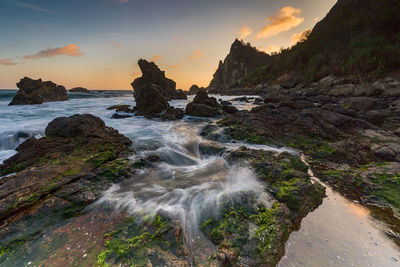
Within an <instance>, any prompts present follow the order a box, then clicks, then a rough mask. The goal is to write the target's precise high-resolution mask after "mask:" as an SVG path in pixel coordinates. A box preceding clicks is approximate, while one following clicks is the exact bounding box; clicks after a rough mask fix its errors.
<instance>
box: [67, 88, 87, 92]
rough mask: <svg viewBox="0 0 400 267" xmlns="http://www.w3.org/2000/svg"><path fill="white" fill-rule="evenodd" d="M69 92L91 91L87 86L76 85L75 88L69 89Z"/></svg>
mask: <svg viewBox="0 0 400 267" xmlns="http://www.w3.org/2000/svg"><path fill="white" fill-rule="evenodd" d="M69 92H71V93H90V91H89V90H88V89H87V88H83V87H75V88H72V89H69Z"/></svg>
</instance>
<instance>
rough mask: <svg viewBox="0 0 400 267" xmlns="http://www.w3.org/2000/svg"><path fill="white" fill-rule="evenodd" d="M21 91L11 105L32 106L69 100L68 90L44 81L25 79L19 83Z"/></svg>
mask: <svg viewBox="0 0 400 267" xmlns="http://www.w3.org/2000/svg"><path fill="white" fill-rule="evenodd" d="M17 87H18V88H19V91H18V92H17V94H16V95H15V96H14V98H13V99H12V101H11V103H10V104H9V105H32V104H42V103H44V102H54V101H65V100H69V98H68V95H67V90H66V89H65V87H64V86H62V85H57V84H55V83H53V82H51V81H48V82H43V81H42V79H39V80H33V79H31V78H28V77H25V78H23V79H21V80H20V81H19V83H17Z"/></svg>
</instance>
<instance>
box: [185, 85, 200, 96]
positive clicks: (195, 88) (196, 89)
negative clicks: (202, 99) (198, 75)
mask: <svg viewBox="0 0 400 267" xmlns="http://www.w3.org/2000/svg"><path fill="white" fill-rule="evenodd" d="M200 90H204V88H200V87H199V86H197V85H196V84H193V85H192V86H191V87H190V89H189V91H187V92H186V94H187V95H195V94H197V93H198V92H199V91H200Z"/></svg>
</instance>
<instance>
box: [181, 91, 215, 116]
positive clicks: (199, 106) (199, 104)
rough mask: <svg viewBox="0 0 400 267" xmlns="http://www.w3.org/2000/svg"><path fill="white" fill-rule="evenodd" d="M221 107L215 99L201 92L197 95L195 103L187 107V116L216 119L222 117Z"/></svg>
mask: <svg viewBox="0 0 400 267" xmlns="http://www.w3.org/2000/svg"><path fill="white" fill-rule="evenodd" d="M220 108H221V106H220V105H219V104H218V102H217V99H215V97H209V96H208V95H207V92H206V91H204V90H201V91H199V92H198V93H197V95H196V96H195V98H194V99H193V102H191V103H189V104H188V105H187V106H186V114H188V115H190V116H198V117H215V116H218V115H221V110H220Z"/></svg>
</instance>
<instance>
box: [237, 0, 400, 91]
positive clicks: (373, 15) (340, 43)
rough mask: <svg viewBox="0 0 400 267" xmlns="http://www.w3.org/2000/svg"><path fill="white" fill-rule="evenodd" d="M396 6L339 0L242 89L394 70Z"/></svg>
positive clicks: (399, 54)
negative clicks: (290, 79) (283, 79)
mask: <svg viewBox="0 0 400 267" xmlns="http://www.w3.org/2000/svg"><path fill="white" fill-rule="evenodd" d="M398 14H400V2H399V1H397V0H385V1H362V0H339V1H338V2H337V4H336V5H335V6H334V7H333V8H332V9H331V11H330V12H329V13H328V14H327V16H326V17H325V18H324V19H323V20H322V21H320V22H319V23H318V24H317V25H316V26H315V27H314V29H313V30H312V32H311V34H310V35H309V37H308V39H307V40H305V41H302V42H299V43H298V44H297V45H295V46H294V47H292V48H288V49H285V50H283V51H281V53H279V54H277V55H273V56H271V57H270V58H269V60H268V62H267V64H265V65H263V66H261V67H259V68H258V69H256V70H255V71H253V72H252V73H250V74H249V75H248V76H247V77H246V78H245V79H243V82H242V85H256V84H259V83H263V82H268V81H273V80H275V79H277V78H278V77H280V76H282V75H284V74H287V73H291V74H293V75H294V77H295V78H296V79H299V80H302V81H304V82H308V81H314V80H318V79H321V78H323V77H324V76H326V75H328V74H337V75H348V74H352V75H365V74H373V75H380V74H384V73H387V72H390V71H395V70H397V69H398V68H399V67H400V61H399V58H400V28H399V27H398V25H400V16H399V15H398Z"/></svg>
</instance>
